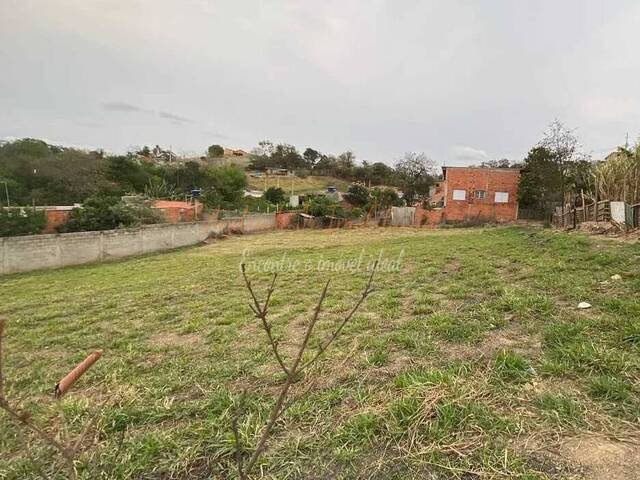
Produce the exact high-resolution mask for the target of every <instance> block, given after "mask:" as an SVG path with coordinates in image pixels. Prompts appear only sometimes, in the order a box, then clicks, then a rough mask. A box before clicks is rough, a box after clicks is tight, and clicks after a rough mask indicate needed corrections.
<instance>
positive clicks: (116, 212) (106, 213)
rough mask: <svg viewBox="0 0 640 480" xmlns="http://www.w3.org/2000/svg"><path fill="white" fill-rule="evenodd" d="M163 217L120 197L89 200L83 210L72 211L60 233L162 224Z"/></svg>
mask: <svg viewBox="0 0 640 480" xmlns="http://www.w3.org/2000/svg"><path fill="white" fill-rule="evenodd" d="M162 221H163V219H162V216H161V215H160V214H159V213H158V212H157V211H155V210H153V209H152V208H150V207H149V206H147V205H145V204H127V203H124V202H123V201H121V200H120V199H119V198H118V197H100V196H95V197H91V198H89V199H88V200H87V201H86V202H85V203H84V205H83V206H82V207H81V208H74V209H73V210H71V214H70V216H69V220H68V221H67V223H65V224H64V225H62V226H61V227H60V228H59V231H60V232H84V231H96V230H111V229H115V228H126V227H135V226H139V225H141V224H147V223H161V222H162Z"/></svg>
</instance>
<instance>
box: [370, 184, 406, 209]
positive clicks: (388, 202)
mask: <svg viewBox="0 0 640 480" xmlns="http://www.w3.org/2000/svg"><path fill="white" fill-rule="evenodd" d="M370 194H371V201H370V202H369V207H370V208H372V209H374V210H386V209H388V208H390V207H399V206H401V205H402V200H401V199H400V196H399V195H398V192H396V191H395V190H394V189H393V188H389V187H375V188H372V189H371V191H370Z"/></svg>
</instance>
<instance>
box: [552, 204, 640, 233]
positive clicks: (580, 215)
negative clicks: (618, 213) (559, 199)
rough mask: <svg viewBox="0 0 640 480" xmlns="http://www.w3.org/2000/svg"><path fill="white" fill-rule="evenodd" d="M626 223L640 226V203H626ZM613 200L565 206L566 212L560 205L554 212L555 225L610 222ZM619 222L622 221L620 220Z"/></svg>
mask: <svg viewBox="0 0 640 480" xmlns="http://www.w3.org/2000/svg"><path fill="white" fill-rule="evenodd" d="M614 203H615V202H614ZM624 207H625V215H624V217H625V218H624V225H625V226H626V227H627V228H638V227H640V203H636V204H635V205H629V204H625V205H624ZM610 221H612V219H611V202H610V201H609V200H601V201H599V202H593V203H590V204H587V205H585V206H584V207H565V211H564V213H562V209H561V208H560V207H557V208H556V212H555V213H554V214H553V225H554V226H555V227H558V228H567V229H571V228H577V227H578V225H580V224H581V223H582V222H610ZM619 223H622V221H620V222H619Z"/></svg>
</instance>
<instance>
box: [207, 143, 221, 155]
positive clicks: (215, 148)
mask: <svg viewBox="0 0 640 480" xmlns="http://www.w3.org/2000/svg"><path fill="white" fill-rule="evenodd" d="M207 154H208V155H209V157H211V158H219V157H222V156H223V155H224V148H222V147H221V146H220V145H211V146H210V147H209V148H208V149H207Z"/></svg>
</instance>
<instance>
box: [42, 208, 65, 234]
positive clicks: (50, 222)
mask: <svg viewBox="0 0 640 480" xmlns="http://www.w3.org/2000/svg"><path fill="white" fill-rule="evenodd" d="M44 214H45V217H46V219H47V225H46V226H45V227H44V230H42V233H55V232H56V229H57V228H58V227H60V226H61V225H64V224H65V223H67V221H68V220H69V215H71V210H70V209H66V210H54V209H46V210H45V211H44Z"/></svg>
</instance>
